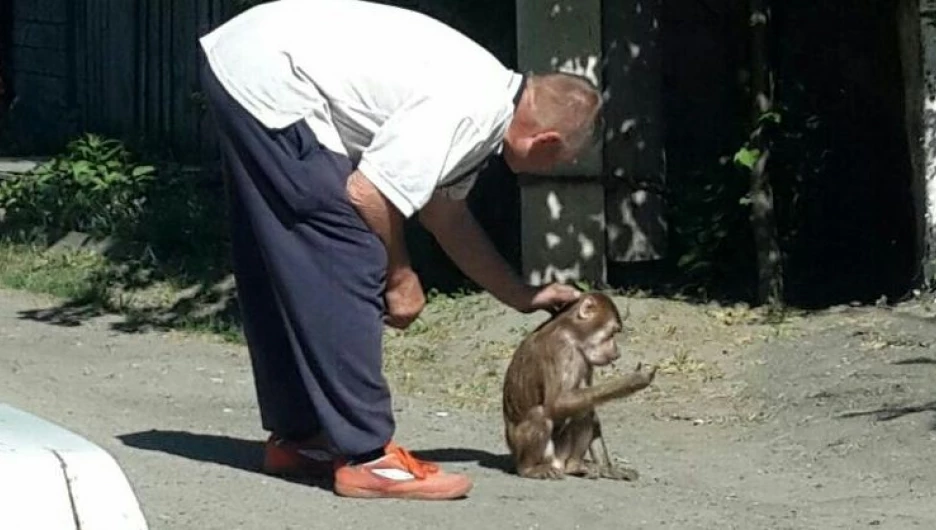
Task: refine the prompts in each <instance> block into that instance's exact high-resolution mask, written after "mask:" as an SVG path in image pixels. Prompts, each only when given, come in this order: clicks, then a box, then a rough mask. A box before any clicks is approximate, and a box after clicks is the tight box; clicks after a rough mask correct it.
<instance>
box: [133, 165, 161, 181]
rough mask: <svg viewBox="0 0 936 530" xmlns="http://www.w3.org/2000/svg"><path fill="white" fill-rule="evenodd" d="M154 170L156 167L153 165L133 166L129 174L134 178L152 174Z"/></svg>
mask: <svg viewBox="0 0 936 530" xmlns="http://www.w3.org/2000/svg"><path fill="white" fill-rule="evenodd" d="M154 171H156V168H155V167H153V166H137V167H135V168H133V172H132V173H131V175H132V176H133V177H134V178H137V177H143V176H146V175H150V174H152V173H153V172H154Z"/></svg>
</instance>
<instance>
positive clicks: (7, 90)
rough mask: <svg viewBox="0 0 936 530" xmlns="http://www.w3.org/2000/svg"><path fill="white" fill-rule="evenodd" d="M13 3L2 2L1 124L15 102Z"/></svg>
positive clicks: (0, 16)
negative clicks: (13, 78)
mask: <svg viewBox="0 0 936 530" xmlns="http://www.w3.org/2000/svg"><path fill="white" fill-rule="evenodd" d="M13 1H14V0H0V123H2V122H3V119H4V118H5V117H6V111H7V109H8V108H9V106H10V102H12V101H13V80H12V76H11V74H12V72H13V68H12V62H11V58H12V55H13Z"/></svg>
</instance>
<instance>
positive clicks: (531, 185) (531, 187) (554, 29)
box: [517, 0, 607, 285]
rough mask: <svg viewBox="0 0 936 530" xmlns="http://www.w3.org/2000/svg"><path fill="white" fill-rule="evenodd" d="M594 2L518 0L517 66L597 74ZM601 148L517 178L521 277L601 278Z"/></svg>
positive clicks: (595, 77)
mask: <svg viewBox="0 0 936 530" xmlns="http://www.w3.org/2000/svg"><path fill="white" fill-rule="evenodd" d="M601 47H602V46H601V1H600V0H558V1H557V0H549V1H545V0H517V61H518V64H519V68H520V70H521V71H525V72H536V73H542V72H549V71H562V72H571V73H577V74H582V75H585V76H587V77H589V78H591V80H592V81H593V82H595V83H596V84H597V85H598V86H602V79H601V65H600V56H601ZM602 174H603V171H602V153H601V146H600V145H599V144H598V143H596V145H593V146H591V148H590V149H589V150H588V151H587V152H586V153H585V154H584V155H583V156H582V157H580V159H579V160H578V161H576V162H575V163H573V164H570V165H567V166H564V167H559V168H556V169H555V170H554V171H552V172H550V173H549V174H548V175H520V176H519V177H520V186H521V192H520V193H521V199H520V200H521V209H522V216H521V225H522V226H521V238H522V245H521V261H522V269H523V271H522V272H523V275H524V277H525V278H526V280H527V281H528V282H531V283H532V284H534V285H542V284H544V283H548V282H551V281H575V280H585V281H590V282H595V283H604V282H605V281H606V275H607V273H606V266H605V263H606V260H605V231H604V230H605V212H604V187H603V185H602Z"/></svg>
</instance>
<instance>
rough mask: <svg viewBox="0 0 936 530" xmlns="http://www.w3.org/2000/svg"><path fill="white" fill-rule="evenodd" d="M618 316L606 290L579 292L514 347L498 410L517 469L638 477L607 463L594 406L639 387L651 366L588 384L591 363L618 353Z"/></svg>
mask: <svg viewBox="0 0 936 530" xmlns="http://www.w3.org/2000/svg"><path fill="white" fill-rule="evenodd" d="M622 323H623V319H622V318H621V314H620V312H619V311H618V309H617V307H615V305H614V302H613V301H612V300H611V299H610V298H609V297H608V296H606V295H604V294H601V293H594V292H592V293H586V294H583V295H582V297H581V298H580V299H579V300H577V301H576V302H574V303H572V304H570V305H569V306H567V307H566V308H564V309H563V310H562V311H560V312H559V313H558V314H556V315H555V316H553V317H552V318H550V319H549V320H547V321H546V322H544V323H543V324H542V325H540V326H539V327H538V328H537V329H535V330H534V331H533V332H531V333H530V334H529V335H528V336H527V337H526V338H525V339H524V340H523V342H521V343H520V345H519V346H518V347H517V350H516V351H515V352H514V355H513V358H512V359H511V362H510V365H509V366H508V367H507V372H506V374H505V377H504V388H503V413H504V424H505V436H506V440H507V446H508V447H509V449H510V453H511V457H512V458H513V463H514V465H515V467H516V472H517V474H518V475H519V476H521V477H524V478H535V479H561V478H564V476H565V475H571V476H580V477H586V478H592V479H596V478H606V479H612V480H629V481H633V480H636V479H637V478H638V473H637V471H636V470H634V469H631V468H625V467H618V466H615V465H614V464H613V463H612V462H611V459H610V457H609V455H608V450H607V447H606V446H605V442H604V438H603V436H602V433H601V424H600V422H599V420H598V414H597V413H596V411H595V407H597V406H598V405H601V404H603V403H606V402H609V401H612V400H616V399H620V398H623V397H626V396H629V395H631V394H633V393H635V392H638V391H640V390H642V389H644V388H646V387H647V386H649V385H650V383H652V382H653V379H654V377H655V375H656V370H657V368H656V366H652V367H650V368H645V367H644V366H642V365H641V364H640V363H638V364H637V368H636V369H635V370H634V371H633V372H630V373H628V374H627V375H625V376H623V377H621V378H619V379H616V380H612V381H610V382H606V383H602V384H600V385H592V372H593V369H594V367H596V366H606V365H609V364H611V363H613V362H614V361H616V360H617V359H618V358H620V353H619V351H618V347H617V343H616V342H615V340H614V339H615V336H616V335H617V334H618V333H619V332H620V331H621V329H622ZM599 449H600V451H599ZM586 453H588V454H589V455H590V456H591V459H590V461H586V460H585V454H586Z"/></svg>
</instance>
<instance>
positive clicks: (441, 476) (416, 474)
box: [335, 442, 472, 500]
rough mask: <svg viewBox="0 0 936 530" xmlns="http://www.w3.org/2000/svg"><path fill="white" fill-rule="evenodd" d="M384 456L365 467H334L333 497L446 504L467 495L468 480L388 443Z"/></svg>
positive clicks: (341, 465)
mask: <svg viewBox="0 0 936 530" xmlns="http://www.w3.org/2000/svg"><path fill="white" fill-rule="evenodd" d="M385 452H386V454H385V456H383V457H381V458H379V459H377V460H374V461H373V462H368V463H366V464H359V465H354V466H352V465H349V464H347V463H345V462H343V461H338V462H336V465H335V493H336V494H337V495H340V496H342V497H357V498H396V499H419V500H450V499H458V498H462V497H465V496H466V495H467V494H468V492H469V491H471V487H472V484H471V479H469V478H468V477H466V476H464V475H456V474H451V473H445V472H444V471H441V470H440V469H439V466H437V465H436V464H433V463H431V462H425V461H422V460H418V459H417V458H416V457H414V456H413V455H412V454H410V453H409V451H407V450H406V449H403V448H402V447H400V446H398V445H396V444H395V443H393V442H391V443H389V444H387V447H386V448H385Z"/></svg>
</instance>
